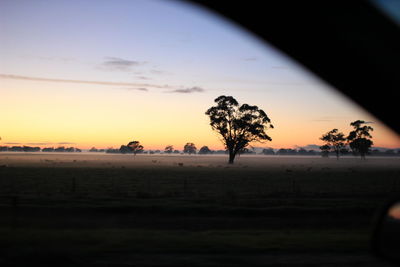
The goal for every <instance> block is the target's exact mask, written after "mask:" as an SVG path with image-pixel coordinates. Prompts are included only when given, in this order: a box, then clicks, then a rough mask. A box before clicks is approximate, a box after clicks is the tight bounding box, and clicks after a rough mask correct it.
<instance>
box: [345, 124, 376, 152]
mask: <svg viewBox="0 0 400 267" xmlns="http://www.w3.org/2000/svg"><path fill="white" fill-rule="evenodd" d="M363 124H366V122H365V121H362V120H357V121H353V122H352V123H350V125H351V126H353V128H354V130H353V131H351V132H350V133H349V136H348V137H347V141H348V143H349V145H350V148H351V150H352V151H353V153H354V154H356V155H357V154H358V155H360V156H361V159H365V155H366V154H367V153H368V152H369V150H370V148H371V146H372V145H373V144H374V143H373V142H372V140H371V139H372V136H371V134H370V132H372V131H373V130H374V129H373V128H372V127H371V126H367V125H363Z"/></svg>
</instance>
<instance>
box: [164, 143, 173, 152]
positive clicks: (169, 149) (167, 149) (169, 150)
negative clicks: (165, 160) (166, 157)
mask: <svg viewBox="0 0 400 267" xmlns="http://www.w3.org/2000/svg"><path fill="white" fill-rule="evenodd" d="M173 151H174V147H173V146H172V145H168V146H166V147H165V149H164V153H167V154H171V153H172V152H173Z"/></svg>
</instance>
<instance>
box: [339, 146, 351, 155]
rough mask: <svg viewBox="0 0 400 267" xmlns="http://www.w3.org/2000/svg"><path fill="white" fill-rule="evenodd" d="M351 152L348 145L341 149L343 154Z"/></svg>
mask: <svg viewBox="0 0 400 267" xmlns="http://www.w3.org/2000/svg"><path fill="white" fill-rule="evenodd" d="M349 153H350V151H349V150H348V149H347V148H346V147H344V148H342V149H340V154H342V155H348V154H349Z"/></svg>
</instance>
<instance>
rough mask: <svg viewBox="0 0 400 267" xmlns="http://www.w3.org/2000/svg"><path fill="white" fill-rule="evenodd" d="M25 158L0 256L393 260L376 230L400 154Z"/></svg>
mask: <svg viewBox="0 0 400 267" xmlns="http://www.w3.org/2000/svg"><path fill="white" fill-rule="evenodd" d="M18 157H19V158H18V160H16V159H14V158H13V154H7V155H6V156H4V155H3V156H0V163H2V164H0V165H2V167H1V168H0V214H1V215H0V265H1V266H3V265H7V264H8V265H11V264H14V265H16V266H32V265H51V266H91V265H95V266H390V265H388V264H387V263H384V262H382V261H381V260H379V259H377V258H375V257H374V256H373V255H372V254H371V253H370V237H371V232H372V229H373V223H374V216H375V214H376V212H377V211H378V210H379V208H380V207H381V206H382V205H383V203H384V202H385V201H386V200H387V199H388V198H390V197H391V196H393V195H396V194H398V193H399V192H400V164H399V163H400V160H399V159H393V158H392V159H383V158H380V159H368V160H367V161H365V162H362V161H360V160H359V159H355V158H346V159H342V160H341V161H339V162H337V161H336V160H334V159H321V158H302V159H299V158H289V157H288V158H278V159H277V158H272V157H270V158H268V157H263V158H262V157H257V158H256V157H247V158H246V157H242V158H240V159H239V160H238V162H237V164H236V165H235V166H228V165H226V164H225V163H224V162H225V160H226V159H225V158H220V157H208V158H206V157H191V158H189V157H183V156H180V157H171V158H168V157H162V156H158V157H150V156H149V157H141V158H140V157H139V158H137V159H135V160H136V161H134V162H133V161H132V158H123V157H122V158H110V157H104V158H100V159H99V158H96V159H94V158H90V157H89V156H88V158H85V157H84V156H79V157H77V158H74V157H73V156H70V155H68V156H66V157H64V158H63V157H61V156H59V155H58V156H57V158H54V157H55V156H53V155H49V156H46V157H40V158H34V157H33V159H32V157H30V158H29V160H25V161H24V160H23V159H21V158H20V157H21V155H19V156H18ZM27 157H28V156H27ZM27 159H28V158H27ZM116 159H119V160H116ZM82 161H85V162H84V163H82ZM35 162H36V163H35Z"/></svg>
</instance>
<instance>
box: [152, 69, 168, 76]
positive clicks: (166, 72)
mask: <svg viewBox="0 0 400 267" xmlns="http://www.w3.org/2000/svg"><path fill="white" fill-rule="evenodd" d="M150 72H151V73H153V74H157V75H167V74H171V73H170V72H168V71H163V70H156V69H152V70H150Z"/></svg>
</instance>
